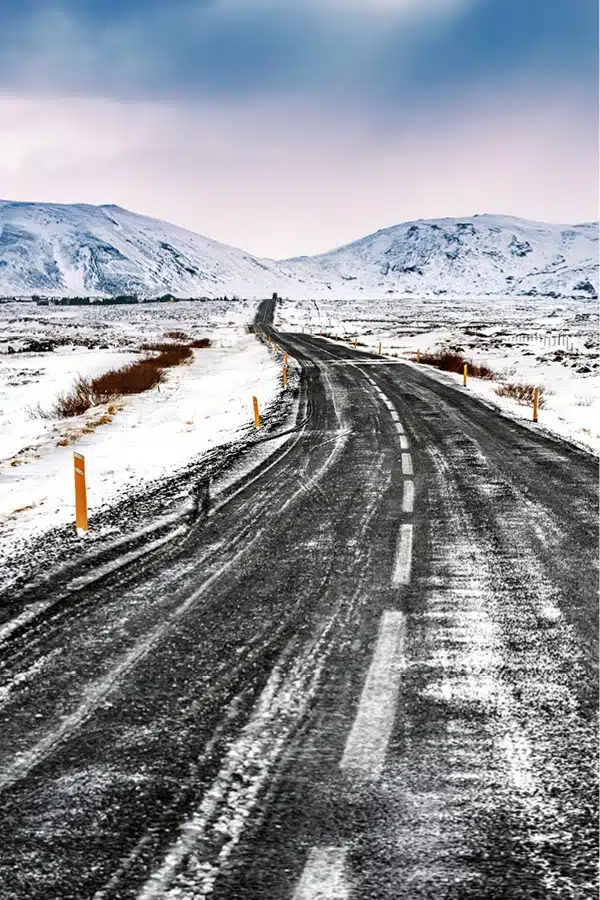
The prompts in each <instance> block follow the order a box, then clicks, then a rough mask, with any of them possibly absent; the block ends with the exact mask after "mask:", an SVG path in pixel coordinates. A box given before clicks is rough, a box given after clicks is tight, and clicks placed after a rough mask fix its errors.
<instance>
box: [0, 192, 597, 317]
mask: <svg viewBox="0 0 600 900" xmlns="http://www.w3.org/2000/svg"><path fill="white" fill-rule="evenodd" d="M273 291H277V292H278V293H280V294H281V295H283V296H288V297H290V298H292V299H303V298H307V297H316V298H318V297H319V296H324V295H326V296H335V295H337V296H345V297H353V296H361V297H369V296H370V297H374V298H376V297H378V296H384V295H388V296H389V295H392V296H406V295H407V294H416V295H419V296H424V297H426V296H431V295H436V294H440V293H442V294H448V295H450V296H452V295H458V296H469V295H474V296H477V295H486V294H487V295H489V294H498V295H507V294H513V293H514V294H518V293H531V292H533V293H540V294H551V295H557V296H581V297H585V296H587V297H593V296H594V295H595V294H597V292H598V227H597V224H583V225H573V226H570V225H545V224H542V223H538V222H528V221H525V220H523V219H516V218H512V217H510V216H493V215H482V216H473V217H472V218H466V219H437V220H428V221H418V222H407V223H405V224H403V225H396V226H393V227H392V228H386V229H384V230H382V231H378V232H377V233H376V234H373V235H369V236H368V237H365V238H362V239H361V240H358V241H354V242H353V243H351V244H347V245H346V246H344V247H340V248H339V249H337V250H332V251H331V252H330V253H325V254H322V255H320V256H314V257H300V258H297V259H289V260H283V261H281V262H276V261H274V260H265V259H257V258H256V257H253V256H251V255H250V254H249V253H244V252H243V251H242V250H237V249H235V248H233V247H228V246H226V245H225V244H220V243H218V242H217V241H213V240H210V239H209V238H205V237H201V236H200V235H197V234H194V233H192V232H190V231H186V230H185V229H183V228H178V227H177V226H175V225H170V224H168V223H167V222H161V221H158V220H156V219H150V218H147V217H145V216H139V215H136V214H135V213H131V212H128V211H127V210H124V209H121V208H120V207H118V206H88V205H85V204H78V205H73V206H65V205H60V204H43V203H10V202H2V201H0V294H9V295H13V294H23V295H28V294H32V293H39V294H46V295H47V294H50V295H74V294H75V295H76V294H97V295H110V294H121V293H137V294H139V295H141V296H157V295H160V294H164V293H173V294H175V295H177V296H185V297H198V296H209V297H215V296H221V295H223V294H229V295H231V294H238V295H240V296H244V297H249V298H253V297H264V296H267V295H269V294H270V293H271V292H273Z"/></svg>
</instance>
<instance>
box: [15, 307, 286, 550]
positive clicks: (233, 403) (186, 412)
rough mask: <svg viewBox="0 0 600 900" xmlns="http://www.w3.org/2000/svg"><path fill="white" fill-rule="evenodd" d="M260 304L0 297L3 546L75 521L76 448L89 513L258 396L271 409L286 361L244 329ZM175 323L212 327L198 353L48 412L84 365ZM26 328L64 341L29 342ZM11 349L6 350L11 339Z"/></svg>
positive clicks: (183, 457) (128, 352)
mask: <svg viewBox="0 0 600 900" xmlns="http://www.w3.org/2000/svg"><path fill="white" fill-rule="evenodd" d="M254 312H255V305H254V304H248V303H242V302H240V303H235V304H229V305H225V304H223V303H216V302H212V303H178V304H165V305H147V306H135V307H114V306H113V307H105V308H101V307H94V308H85V307H68V308H40V307H36V306H35V305H33V304H22V303H19V304H12V303H11V304H4V305H0V351H1V353H0V487H1V490H0V555H2V554H3V553H6V554H7V555H8V554H9V553H10V551H11V548H12V547H14V545H15V544H16V543H18V544H19V545H20V546H22V545H23V540H24V539H27V538H28V537H33V536H34V535H36V534H39V533H40V532H42V531H45V530H46V529H48V528H50V527H53V526H56V525H61V524H64V523H67V522H71V521H73V451H74V450H76V451H78V452H80V453H83V454H84V455H85V460H86V470H87V484H88V504H89V509H90V513H91V514H93V512H94V510H95V509H97V508H99V507H100V506H101V505H102V504H106V503H110V502H111V501H113V500H115V499H117V498H123V496H124V495H125V494H126V493H127V490H128V489H129V488H132V487H134V486H139V484H140V483H144V482H146V481H151V480H154V479H157V478H160V477H161V476H162V475H165V474H168V473H170V472H172V471H173V470H175V469H177V468H180V467H181V466H183V465H185V463H186V461H187V460H190V459H191V458H193V457H197V456H198V455H199V454H202V453H204V452H205V451H207V450H210V449H211V448H214V447H216V446H218V445H221V444H223V443H226V442H229V441H231V440H232V439H234V438H235V436H236V435H238V434H240V433H245V432H247V431H248V429H250V428H252V427H253V412H252V396H253V395H256V396H257V397H258V398H259V401H260V404H261V407H262V408H263V409H266V408H267V407H268V406H269V404H270V403H272V402H273V401H274V400H275V398H276V397H277V395H278V393H279V391H280V376H281V361H276V360H275V358H274V355H273V354H270V353H269V352H268V351H267V349H266V348H265V346H264V345H263V344H261V343H259V342H258V341H257V340H256V338H255V337H254V336H253V335H251V334H249V333H248V332H247V329H246V325H247V323H249V322H251V321H252V319H253V316H254ZM168 331H183V332H185V334H186V335H187V336H188V337H189V338H191V339H195V338H200V337H205V336H208V337H210V338H211V339H212V341H213V346H212V347H211V348H210V349H205V350H195V351H194V360H193V362H192V363H191V364H187V365H183V366H178V367H175V368H172V369H170V370H168V372H167V381H166V383H165V384H163V385H162V386H161V388H160V390H153V391H149V392H147V393H145V394H141V395H138V396H134V397H129V398H126V399H123V400H122V401H120V402H118V403H117V404H115V405H116V407H117V409H116V412H114V414H113V415H112V421H110V422H109V423H106V424H98V421H99V419H100V418H101V417H102V415H103V414H105V413H107V412H108V411H109V410H108V404H106V405H105V406H102V407H96V408H94V409H91V410H88V412H87V413H85V414H84V415H82V416H78V417H76V418H72V419H61V420H59V419H50V420H46V419H41V418H36V417H34V416H32V414H31V410H32V409H33V408H35V407H36V406H37V404H40V405H41V406H42V408H44V409H49V408H50V406H51V404H52V402H53V400H54V399H55V397H56V395H57V394H58V393H60V392H61V391H63V390H65V389H67V388H68V387H69V385H70V384H71V383H72V381H73V379H74V377H75V376H76V375H78V374H82V375H92V374H98V373H100V372H103V371H106V370H107V369H109V368H112V367H115V366H120V365H123V364H124V363H126V362H128V361H129V360H131V359H134V358H135V357H136V353H138V352H139V346H140V344H141V343H142V342H144V341H152V340H164V339H165V334H166V332H168ZM31 339H35V340H37V341H47V340H51V341H65V343H62V344H61V343H59V344H57V345H56V346H55V349H54V350H53V351H46V352H23V351H22V348H23V347H26V346H27V342H28V341H29V340H31ZM9 346H10V347H12V348H13V350H15V352H14V353H8V352H7V351H8V347H9Z"/></svg>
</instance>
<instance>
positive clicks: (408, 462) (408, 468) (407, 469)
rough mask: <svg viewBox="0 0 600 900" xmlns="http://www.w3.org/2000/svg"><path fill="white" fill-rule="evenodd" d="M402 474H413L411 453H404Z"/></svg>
mask: <svg viewBox="0 0 600 900" xmlns="http://www.w3.org/2000/svg"><path fill="white" fill-rule="evenodd" d="M402 474H403V475H412V474H413V464H412V457H411V455H410V453H403V454H402Z"/></svg>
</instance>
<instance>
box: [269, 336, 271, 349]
mask: <svg viewBox="0 0 600 900" xmlns="http://www.w3.org/2000/svg"><path fill="white" fill-rule="evenodd" d="M270 346H271V335H269V347H270Z"/></svg>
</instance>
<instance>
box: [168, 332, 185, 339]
mask: <svg viewBox="0 0 600 900" xmlns="http://www.w3.org/2000/svg"><path fill="white" fill-rule="evenodd" d="M165 337H168V338H171V340H172V341H185V340H187V334H186V333H185V331H166V332H165Z"/></svg>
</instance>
